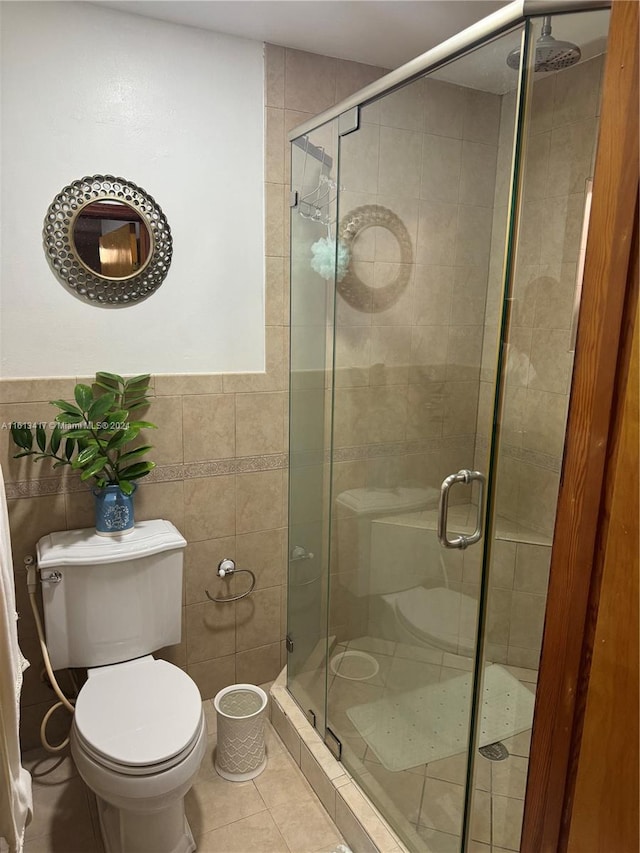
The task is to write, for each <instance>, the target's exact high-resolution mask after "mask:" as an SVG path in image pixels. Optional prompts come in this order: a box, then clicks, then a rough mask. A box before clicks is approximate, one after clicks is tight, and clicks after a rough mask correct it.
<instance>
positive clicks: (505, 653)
mask: <svg viewBox="0 0 640 853" xmlns="http://www.w3.org/2000/svg"><path fill="white" fill-rule="evenodd" d="M603 65H604V63H603V57H602V56H598V57H595V58H593V59H591V60H589V61H587V62H583V63H581V64H579V65H576V66H574V67H572V68H569V69H565V70H563V71H559V72H557V73H555V74H546V75H543V76H542V77H541V78H539V79H538V78H536V79H535V80H534V85H533V94H532V102H531V105H530V120H529V124H528V133H527V144H526V146H525V150H524V162H525V172H524V193H523V207H522V220H521V224H520V230H519V235H518V242H517V253H516V267H515V277H514V292H513V302H512V310H511V328H510V335H509V341H510V342H509V349H508V354H507V365H506V395H505V406H504V412H503V418H502V440H501V447H500V456H499V459H498V480H497V482H498V490H497V512H498V514H499V515H500V516H502V518H503V519H505V520H506V521H504V522H503V523H502V527H503V528H504V527H507V528H509V527H511V528H513V532H512V533H511V534H509V535H504V534H501V532H500V529H498V531H497V538H498V541H497V542H496V543H495V557H494V560H493V564H494V567H495V570H494V571H492V572H491V580H490V586H491V594H490V597H489V626H488V639H489V643H490V647H489V654H490V656H491V657H492V659H493V660H497V661H503V660H504V661H506V662H508V663H509V664H513V665H516V666H524V667H529V668H532V669H533V668H537V666H538V661H539V657H540V646H541V641H542V631H543V626H544V614H545V606H546V594H547V584H548V575H549V563H550V559H551V542H552V538H553V527H554V523H555V514H556V502H557V495H558V488H559V479H560V466H561V463H562V452H563V446H564V435H565V422H566V416H567V410H568V406H569V389H570V384H571V371H572V366H573V353H572V352H571V327H572V322H573V305H574V296H575V290H576V267H577V260H578V255H579V250H580V236H581V231H582V223H583V217H584V207H585V185H586V181H587V179H588V178H589V177H591V176H592V175H593V164H594V158H595V148H596V142H597V128H598V116H599V107H600V85H601V77H602V71H603ZM514 111H515V100H514V95H513V94H507V95H504V96H503V98H502V110H501V112H502V115H501V128H500V144H499V149H498V164H499V166H498V169H499V171H500V169H501V164H502V163H504V162H505V160H507V159H510V150H509V148H510V144H509V140H510V136H511V133H512V129H513V122H514ZM507 200H508V187H507V186H506V185H504V184H503V183H500V182H499V183H498V184H497V187H496V198H495V215H497V216H498V215H500V211H501V210H503V209H504V205H506V204H507ZM502 238H503V235H502V234H501V233H500V232H499V231H497V230H494V236H493V243H492V255H491V258H492V260H491V266H490V271H489V276H490V282H492V281H495V280H496V278H498V279H499V277H500V276H501V275H502V253H503V248H504V243H503V239H502ZM489 293H490V294H493V293H497V289H496V288H492V287H491V285H490V289H489ZM497 320H498V305H497V304H496V303H493V304H489V305H488V306H487V322H488V324H489V326H492V325H493V324H495V323H496V322H497ZM489 337H490V336H488V338H489ZM494 381H495V353H494V351H493V349H492V348H486V349H485V352H484V354H483V369H482V381H481V387H480V407H479V412H480V415H479V418H478V427H479V434H478V450H479V452H480V455H481V458H484V457H483V456H482V454H484V452H485V448H486V444H487V441H488V436H486V435H483V433H482V426H483V425H484V424H486V423H488V422H489V421H488V420H487V419H486V413H487V411H488V407H489V406H491V405H492V402H493V386H494ZM498 528H500V524H499V525H498ZM508 554H511V555H512V556H511V557H510V558H509V559H506V555H508ZM507 568H509V570H508V571H507V570H506V569H507Z"/></svg>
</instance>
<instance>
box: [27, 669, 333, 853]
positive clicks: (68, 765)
mask: <svg viewBox="0 0 640 853" xmlns="http://www.w3.org/2000/svg"><path fill="white" fill-rule="evenodd" d="M267 687H268V685H267ZM204 708H205V714H206V716H207V723H208V730H209V745H208V750H207V754H206V756H205V759H204V761H203V762H202V767H201V769H200V772H199V774H198V777H197V778H196V781H195V784H194V786H193V788H192V789H191V791H190V792H189V794H188V795H187V797H186V801H185V804H186V811H187V816H188V818H189V823H190V825H191V829H192V831H193V834H194V837H195V839H196V843H197V845H198V848H197V849H198V851H199V853H205V851H208V850H211V851H216V853H329V851H333V850H335V849H336V847H337V845H338V844H340V843H344V842H343V841H342V839H341V837H340V833H339V832H338V830H337V828H336V826H335V824H334V823H333V821H332V820H331V819H330V818H329V816H328V815H327V813H326V811H325V810H324V808H323V807H322V805H321V804H320V801H319V800H318V799H317V797H316V795H315V793H314V792H313V790H312V788H311V787H310V785H309V783H308V782H307V780H306V779H305V778H304V776H303V774H302V772H301V771H300V768H299V767H298V766H297V765H296V764H295V762H294V761H293V759H292V758H291V756H290V755H289V753H288V752H287V750H286V748H285V747H284V745H283V743H282V741H281V740H280V738H279V737H278V735H277V734H276V733H275V731H274V729H273V728H272V726H271V724H270V723H269V722H268V721H267V723H266V743H267V754H268V759H269V760H268V764H267V767H266V769H265V770H264V771H263V772H262V773H261V775H260V776H258V777H257V778H256V779H254V780H252V781H249V782H228V781H226V780H224V779H222V778H221V777H220V776H218V774H217V773H216V771H215V769H214V767H213V748H214V746H215V743H216V714H215V711H214V709H213V703H212V701H211V700H207V701H205V703H204ZM23 763H24V766H25V767H26V768H27V769H28V770H29V771H30V772H31V774H32V777H33V796H34V817H33V821H32V822H31V824H30V825H29V826H28V827H27V832H26V844H25V853H103V846H102V842H101V839H100V830H99V827H98V818H97V813H96V806H95V799H94V798H93V795H92V794H91V792H90V791H89V790H88V789H87V787H86V786H85V784H84V782H83V781H82V779H81V778H80V777H79V776H78V774H77V771H76V769H75V766H74V764H73V761H72V759H71V757H70V755H68V754H67V753H65V754H63V755H62V757H60V758H58V757H55V756H50V755H49V754H47V753H46V752H44V750H35V751H33V752H31V753H27V754H25V756H24V757H23Z"/></svg>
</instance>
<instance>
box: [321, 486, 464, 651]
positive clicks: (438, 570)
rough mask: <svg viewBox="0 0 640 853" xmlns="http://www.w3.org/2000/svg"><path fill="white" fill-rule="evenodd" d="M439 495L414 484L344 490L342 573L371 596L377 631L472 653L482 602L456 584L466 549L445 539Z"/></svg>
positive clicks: (373, 631)
mask: <svg viewBox="0 0 640 853" xmlns="http://www.w3.org/2000/svg"><path fill="white" fill-rule="evenodd" d="M438 497H439V492H438V491H437V490H436V489H430V488H426V489H420V488H408V487H398V488H395V489H373V488H357V489H350V490H348V491H345V492H342V493H341V494H339V495H338V496H337V497H336V503H337V505H338V506H337V509H338V513H337V514H338V522H337V524H338V527H337V529H338V558H339V568H340V570H339V573H338V578H340V580H341V581H342V583H343V584H344V585H345V586H346V587H347V588H348V589H349V592H350V593H351V594H352V595H353V596H356V597H359V598H362V597H364V596H366V597H367V598H368V612H369V629H368V634H369V635H370V636H378V637H380V638H382V639H385V640H391V641H394V642H399V643H405V644H407V645H412V646H419V647H423V648H428V649H432V650H434V651H436V650H437V651H440V652H451V653H453V654H455V655H459V656H463V657H472V656H473V654H474V648H475V642H476V638H475V633H476V624H477V610H478V602H477V601H476V599H475V598H472V597H471V596H469V595H466V594H465V593H463V592H461V591H460V590H457V589H453V588H451V587H450V586H449V580H450V579H453V580H454V581H458V580H459V579H460V578H461V577H462V560H463V554H462V552H461V551H459V550H456V551H452V550H445V549H444V548H442V546H441V545H440V543H439V542H438V537H437V532H436V523H437V516H436V507H437V503H438ZM345 564H347V565H346V566H345Z"/></svg>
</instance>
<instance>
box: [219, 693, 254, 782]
mask: <svg viewBox="0 0 640 853" xmlns="http://www.w3.org/2000/svg"><path fill="white" fill-rule="evenodd" d="M213 704H214V707H215V709H216V713H217V717H218V743H217V746H216V757H215V762H214V766H215V768H216V772H217V773H218V774H219V775H220V776H222V778H223V779H229V780H231V781H232V782H246V781H247V780H248V779H253V778H255V777H256V776H258V775H259V774H260V773H262V771H263V770H264V768H265V767H266V764H267V756H266V752H265V747H264V719H265V711H266V709H267V694H266V693H265V692H264V690H261V689H260V688H259V687H256V686H255V685H253V684H232V685H231V687H225V688H224V689H223V690H220V692H219V693H217V694H216V697H215V699H214V700H213Z"/></svg>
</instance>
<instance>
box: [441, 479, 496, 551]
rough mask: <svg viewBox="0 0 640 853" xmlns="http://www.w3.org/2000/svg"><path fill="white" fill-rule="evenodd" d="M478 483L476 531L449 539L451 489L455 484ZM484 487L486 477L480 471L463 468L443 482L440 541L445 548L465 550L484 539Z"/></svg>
mask: <svg viewBox="0 0 640 853" xmlns="http://www.w3.org/2000/svg"><path fill="white" fill-rule="evenodd" d="M474 480H477V481H478V484H479V486H480V494H479V495H478V515H477V521H476V529H475V530H474V531H473V533H472V534H471V535H470V536H465V535H464V534H461V535H460V536H454V537H453V539H449V536H448V534H447V516H448V514H449V489H450V488H451V486H453V485H454V483H473V481H474ZM484 486H485V476H484V474H482V473H481V472H480V471H469V470H468V469H467V468H463V469H462V470H461V471H458V473H457V474H450V475H449V476H448V477H445V479H444V480H443V481H442V485H441V486H440V503H439V505H438V541H439V542H440V544H441V545H442V547H443V548H460V549H461V550H464V549H465V548H468V547H469V545H474V544H475V543H476V542H479V541H480V539H482V520H483V518H484Z"/></svg>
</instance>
